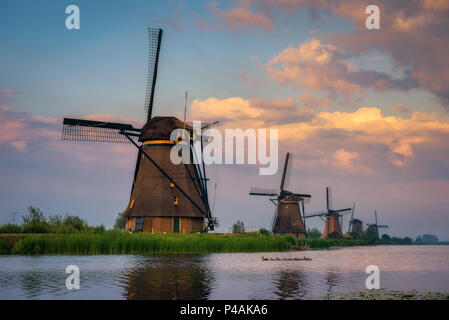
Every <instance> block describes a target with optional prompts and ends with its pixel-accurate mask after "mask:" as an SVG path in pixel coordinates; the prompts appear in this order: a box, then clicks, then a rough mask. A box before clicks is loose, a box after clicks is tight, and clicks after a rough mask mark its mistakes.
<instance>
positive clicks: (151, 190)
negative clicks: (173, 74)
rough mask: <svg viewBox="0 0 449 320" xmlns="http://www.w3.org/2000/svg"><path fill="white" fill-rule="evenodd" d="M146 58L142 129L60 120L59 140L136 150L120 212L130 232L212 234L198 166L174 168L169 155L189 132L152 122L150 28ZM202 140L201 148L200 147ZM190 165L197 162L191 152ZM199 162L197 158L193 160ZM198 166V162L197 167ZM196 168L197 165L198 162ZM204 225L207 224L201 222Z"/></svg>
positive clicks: (154, 34) (154, 37)
mask: <svg viewBox="0 0 449 320" xmlns="http://www.w3.org/2000/svg"><path fill="white" fill-rule="evenodd" d="M148 32H149V40H150V55H149V67H148V82H147V88H146V98H145V110H146V113H147V116H146V124H145V125H144V126H143V128H141V129H137V128H134V127H133V126H132V125H131V124H124V123H111V122H103V121H88V120H82V119H68V118H64V122H63V132H62V139H63V140H75V141H94V142H116V143H132V144H133V145H134V146H135V147H136V148H137V150H138V154H137V162H136V168H135V170H134V179H133V184H132V189H131V197H130V200H129V204H128V206H127V208H126V210H125V212H124V217H125V218H126V220H127V223H126V229H127V230H128V231H130V232H142V231H143V232H196V231H207V230H213V228H214V226H216V224H217V222H216V219H214V218H212V215H211V210H210V207H209V201H208V194H207V178H206V170H205V166H204V162H202V163H203V165H202V166H201V165H199V164H194V163H193V161H191V163H190V164H184V163H181V164H178V165H176V164H173V163H172V161H171V160H170V150H171V148H172V147H173V145H174V144H175V143H178V142H179V141H171V140H170V135H171V133H172V131H173V130H176V129H185V130H186V131H187V132H188V134H189V136H190V139H191V140H192V139H193V138H192V137H193V136H194V135H193V129H192V127H191V126H190V125H187V124H186V123H185V122H183V121H181V120H179V119H177V118H175V117H166V116H165V117H153V118H152V111H153V101H154V90H155V85H156V79H157V70H158V62H159V52H160V46H161V39H162V30H161V29H154V28H149V29H148ZM202 143H203V142H202V139H201V146H202ZM189 152H190V159H193V158H194V157H201V155H197V154H196V153H195V151H194V148H193V147H190V148H189ZM197 159H199V158H197ZM196 162H200V161H196ZM200 163H201V162H200ZM205 220H207V221H205Z"/></svg>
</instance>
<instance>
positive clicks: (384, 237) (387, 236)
mask: <svg viewBox="0 0 449 320" xmlns="http://www.w3.org/2000/svg"><path fill="white" fill-rule="evenodd" d="M390 239H391V238H390V236H389V235H388V234H386V233H384V234H383V235H382V240H390Z"/></svg>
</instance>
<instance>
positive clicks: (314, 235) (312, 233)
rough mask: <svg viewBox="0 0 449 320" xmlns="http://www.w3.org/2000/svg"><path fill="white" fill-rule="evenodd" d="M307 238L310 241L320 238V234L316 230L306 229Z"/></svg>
mask: <svg viewBox="0 0 449 320" xmlns="http://www.w3.org/2000/svg"><path fill="white" fill-rule="evenodd" d="M307 237H309V238H312V239H318V238H321V232H320V231H319V230H318V229H317V228H313V229H308V230H307Z"/></svg>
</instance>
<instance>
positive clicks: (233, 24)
mask: <svg viewBox="0 0 449 320" xmlns="http://www.w3.org/2000/svg"><path fill="white" fill-rule="evenodd" d="M208 7H209V8H210V9H211V10H212V12H213V14H214V16H215V18H217V19H220V20H221V19H222V20H224V21H225V22H226V25H227V26H228V27H229V28H231V30H232V31H233V32H239V31H248V30H250V29H252V28H253V27H259V28H262V29H265V30H272V29H273V24H272V22H271V21H270V20H269V19H268V18H267V17H266V16H264V15H263V14H261V13H253V12H251V11H249V10H248V9H247V8H245V7H236V8H233V9H230V10H227V11H224V10H221V9H219V8H218V7H217V6H216V5H215V3H212V2H211V3H208Z"/></svg>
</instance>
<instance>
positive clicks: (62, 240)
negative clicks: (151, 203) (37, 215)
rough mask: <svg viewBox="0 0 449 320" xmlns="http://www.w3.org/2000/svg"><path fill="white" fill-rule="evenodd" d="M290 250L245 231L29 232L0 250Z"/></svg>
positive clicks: (281, 241) (282, 240)
mask: <svg viewBox="0 0 449 320" xmlns="http://www.w3.org/2000/svg"><path fill="white" fill-rule="evenodd" d="M287 250H289V241H288V239H287V238H286V237H277V236H262V235H258V234H245V235H239V236H232V235H217V234H187V235H183V234H166V235H163V234H146V233H139V234H128V233H125V232H120V231H109V232H106V233H104V234H73V235H45V236H42V235H29V236H21V237H18V238H17V239H15V241H8V239H3V240H0V254H79V255H84V254H85V255H90V254H182V253H219V252H270V251H287Z"/></svg>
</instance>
